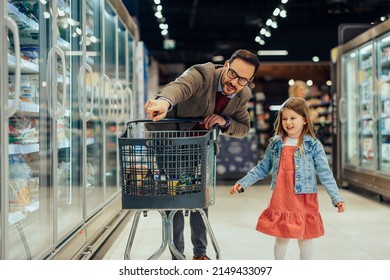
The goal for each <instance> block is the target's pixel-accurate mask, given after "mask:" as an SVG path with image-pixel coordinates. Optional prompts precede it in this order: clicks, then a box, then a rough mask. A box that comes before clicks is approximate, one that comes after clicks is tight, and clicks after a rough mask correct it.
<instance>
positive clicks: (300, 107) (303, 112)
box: [274, 97, 317, 152]
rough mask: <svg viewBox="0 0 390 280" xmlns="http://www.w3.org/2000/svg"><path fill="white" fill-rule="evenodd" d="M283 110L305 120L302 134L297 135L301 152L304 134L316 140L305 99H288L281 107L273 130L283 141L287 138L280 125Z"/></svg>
mask: <svg viewBox="0 0 390 280" xmlns="http://www.w3.org/2000/svg"><path fill="white" fill-rule="evenodd" d="M284 109H290V110H293V111H294V112H296V113H297V114H298V115H300V116H302V117H303V118H305V120H306V124H305V125H304V127H303V129H302V133H301V135H299V138H298V147H299V148H300V150H301V152H302V151H303V146H302V144H303V137H304V136H305V134H309V135H310V136H311V137H313V138H317V137H316V135H315V131H314V127H313V122H312V121H311V119H310V112H309V107H308V105H307V102H306V100H305V99H303V98H301V97H290V98H288V99H287V100H286V101H285V102H284V103H283V104H282V107H281V108H280V110H279V112H278V115H277V117H276V121H275V124H274V129H275V135H281V136H282V138H283V139H285V138H286V137H287V136H288V134H287V132H286V131H285V130H284V129H283V125H282V112H283V110H284Z"/></svg>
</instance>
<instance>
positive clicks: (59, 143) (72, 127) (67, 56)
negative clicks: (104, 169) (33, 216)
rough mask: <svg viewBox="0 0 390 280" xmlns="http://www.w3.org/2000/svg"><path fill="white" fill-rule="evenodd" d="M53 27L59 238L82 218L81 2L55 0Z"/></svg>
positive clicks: (50, 68)
mask: <svg viewBox="0 0 390 280" xmlns="http://www.w3.org/2000/svg"><path fill="white" fill-rule="evenodd" d="M50 4H51V11H52V17H53V19H52V22H53V28H52V29H50V32H52V33H51V35H52V40H51V46H50V50H49V52H48V62H47V73H46V81H47V84H48V86H47V96H48V103H47V104H48V108H49V116H50V124H51V134H50V136H51V141H50V145H51V146H50V151H51V152H52V154H51V162H52V166H53V167H52V170H53V172H52V177H51V181H50V182H51V184H50V185H51V186H52V191H53V196H54V201H55V204H54V237H55V240H54V242H55V244H58V243H59V242H62V241H63V240H64V239H65V238H66V237H67V236H69V234H70V233H71V232H73V231H74V230H75V229H76V228H77V227H79V226H80V225H81V224H82V223H83V191H82V184H81V177H82V176H81V174H82V170H81V168H80V166H81V156H80V154H81V153H80V151H81V139H80V134H81V121H80V114H79V107H80V103H79V102H80V101H79V99H78V96H77V91H78V86H79V81H78V72H79V69H80V64H81V60H82V55H81V54H82V44H83V43H82V34H83V32H84V30H82V26H81V5H80V1H76V0H56V1H51V2H50Z"/></svg>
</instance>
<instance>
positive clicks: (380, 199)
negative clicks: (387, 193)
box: [375, 194, 383, 202]
mask: <svg viewBox="0 0 390 280" xmlns="http://www.w3.org/2000/svg"><path fill="white" fill-rule="evenodd" d="M375 198H376V200H378V201H379V202H382V201H383V196H382V195H381V194H377V195H376V196H375Z"/></svg>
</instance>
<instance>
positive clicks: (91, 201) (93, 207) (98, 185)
mask: <svg viewBox="0 0 390 280" xmlns="http://www.w3.org/2000/svg"><path fill="white" fill-rule="evenodd" d="M100 3H101V2H100V1H93V0H86V11H85V12H86V13H85V23H84V25H85V30H86V32H85V33H84V38H85V48H86V60H85V62H84V63H85V64H86V65H88V67H89V68H90V70H89V71H86V72H85V80H84V77H83V78H82V81H83V82H85V83H86V85H85V87H84V90H85V92H84V90H83V91H82V92H81V93H80V94H84V95H85V98H86V104H88V105H87V106H86V108H84V113H83V114H84V115H85V117H83V120H84V121H85V123H84V124H83V126H86V132H85V138H86V142H84V143H85V144H86V163H85V167H84V168H85V172H84V174H83V176H86V178H85V182H84V184H85V189H86V190H85V197H86V199H85V207H86V218H89V217H91V216H92V215H93V214H94V213H96V211H98V210H99V209H100V207H102V205H103V204H104V184H103V175H102V174H103V160H102V158H103V157H102V155H103V139H102V137H103V132H102V130H103V122H102V119H101V117H100V112H99V105H100V104H99V100H100V98H99V96H98V94H97V93H98V92H99V91H98V90H97V87H98V83H99V79H100V77H101V76H102V74H103V58H102V42H103V38H102V22H103V21H102V10H101V5H100ZM90 108H92V109H93V110H92V113H91V114H90ZM83 129H85V128H84V127H83Z"/></svg>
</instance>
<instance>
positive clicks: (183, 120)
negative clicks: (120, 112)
mask: <svg viewBox="0 0 390 280" xmlns="http://www.w3.org/2000/svg"><path fill="white" fill-rule="evenodd" d="M201 121H203V118H164V119H161V120H159V121H153V120H151V119H136V120H132V121H129V122H128V123H127V125H129V124H132V123H193V122H195V123H196V122H201Z"/></svg>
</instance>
